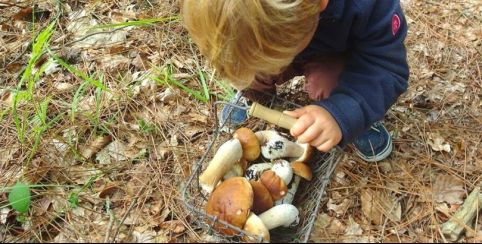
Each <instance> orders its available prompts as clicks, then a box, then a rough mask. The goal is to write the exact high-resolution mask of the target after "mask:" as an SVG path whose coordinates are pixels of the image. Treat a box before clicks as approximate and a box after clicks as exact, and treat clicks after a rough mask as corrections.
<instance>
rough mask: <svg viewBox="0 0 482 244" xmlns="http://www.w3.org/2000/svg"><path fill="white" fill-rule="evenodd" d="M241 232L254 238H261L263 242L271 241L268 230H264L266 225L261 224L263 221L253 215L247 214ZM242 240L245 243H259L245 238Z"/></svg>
mask: <svg viewBox="0 0 482 244" xmlns="http://www.w3.org/2000/svg"><path fill="white" fill-rule="evenodd" d="M243 230H244V231H246V232H248V233H250V234H252V235H254V236H258V237H262V238H263V240H264V241H270V239H271V236H270V233H269V230H268V228H266V225H265V224H264V223H263V221H262V220H261V219H260V218H259V217H258V216H257V215H256V214H254V213H250V214H249V217H248V220H247V221H246V224H245V225H244V228H243ZM243 240H244V241H246V242H251V241H259V240H250V239H249V238H247V237H243Z"/></svg>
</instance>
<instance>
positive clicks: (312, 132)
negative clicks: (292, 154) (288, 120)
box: [298, 123, 322, 143]
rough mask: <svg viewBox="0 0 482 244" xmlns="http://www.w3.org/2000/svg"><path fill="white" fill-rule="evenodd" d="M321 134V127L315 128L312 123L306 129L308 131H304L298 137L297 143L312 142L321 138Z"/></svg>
mask: <svg viewBox="0 0 482 244" xmlns="http://www.w3.org/2000/svg"><path fill="white" fill-rule="evenodd" d="M321 132H322V130H321V127H320V126H316V124H315V123H313V124H312V125H311V126H310V127H308V129H306V130H305V132H303V134H301V135H300V136H298V142H299V143H311V142H312V141H313V140H315V139H317V138H318V137H320V136H321Z"/></svg>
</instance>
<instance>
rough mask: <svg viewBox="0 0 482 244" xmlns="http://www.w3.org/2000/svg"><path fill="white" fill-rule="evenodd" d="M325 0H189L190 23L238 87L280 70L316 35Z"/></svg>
mask: <svg viewBox="0 0 482 244" xmlns="http://www.w3.org/2000/svg"><path fill="white" fill-rule="evenodd" d="M320 1H321V0H183V6H182V16H183V19H184V24H185V26H186V28H187V29H188V31H189V33H190V34H191V37H192V39H193V40H194V42H195V43H196V44H197V45H198V47H199V49H200V51H201V53H202V54H203V55H205V56H206V57H207V58H208V60H209V61H210V62H211V64H212V65H213V66H214V67H215V68H216V69H217V72H219V74H220V75H221V76H222V77H224V78H226V79H227V80H228V81H230V83H231V84H232V85H233V86H234V87H236V88H238V89H241V88H246V87H247V86H249V84H250V83H251V82H252V81H253V80H254V78H255V76H264V75H274V74H277V73H279V72H280V71H281V69H282V68H284V67H286V66H287V65H289V64H290V63H291V62H292V61H293V58H294V57H295V56H296V55H297V54H298V53H299V52H300V51H302V49H304V48H305V47H306V45H307V44H308V42H309V40H310V39H311V37H312V35H313V33H314V31H315V29H316V26H317V23H318V15H319V12H320Z"/></svg>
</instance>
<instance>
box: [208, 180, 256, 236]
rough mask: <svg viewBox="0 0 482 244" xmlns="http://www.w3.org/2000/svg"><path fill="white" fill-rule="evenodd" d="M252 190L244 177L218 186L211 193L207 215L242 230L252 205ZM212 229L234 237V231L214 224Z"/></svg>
mask: <svg viewBox="0 0 482 244" xmlns="http://www.w3.org/2000/svg"><path fill="white" fill-rule="evenodd" d="M253 197H254V194H253V189H252V188H251V185H250V184H249V182H248V180H246V178H244V177H233V178H230V179H228V180H226V181H223V182H222V183H221V184H219V186H218V187H216V189H215V190H214V191H213V193H212V194H211V196H209V200H208V202H207V205H206V212H207V213H208V214H209V215H213V216H216V217H218V218H219V219H220V220H223V221H226V222H227V223H229V224H231V225H233V226H236V227H239V228H240V229H242V228H243V227H244V224H245V223H246V220H247V219H248V216H249V213H250V209H251V208H252V205H253ZM214 229H216V230H217V231H219V232H221V233H224V234H226V235H235V234H236V231H234V230H233V229H231V228H226V227H225V226H224V225H223V224H221V223H215V224H214Z"/></svg>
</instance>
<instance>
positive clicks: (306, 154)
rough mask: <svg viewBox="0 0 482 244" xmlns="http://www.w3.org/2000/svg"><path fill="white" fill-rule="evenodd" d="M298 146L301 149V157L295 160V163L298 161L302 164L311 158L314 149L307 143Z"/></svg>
mask: <svg viewBox="0 0 482 244" xmlns="http://www.w3.org/2000/svg"><path fill="white" fill-rule="evenodd" d="M299 145H300V146H301V147H302V148H303V155H301V157H299V158H297V159H296V161H300V162H303V163H305V162H308V160H310V159H311V157H312V156H313V152H314V151H315V150H314V147H313V146H311V145H310V144H309V143H303V144H299Z"/></svg>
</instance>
